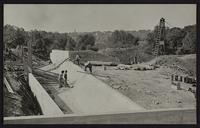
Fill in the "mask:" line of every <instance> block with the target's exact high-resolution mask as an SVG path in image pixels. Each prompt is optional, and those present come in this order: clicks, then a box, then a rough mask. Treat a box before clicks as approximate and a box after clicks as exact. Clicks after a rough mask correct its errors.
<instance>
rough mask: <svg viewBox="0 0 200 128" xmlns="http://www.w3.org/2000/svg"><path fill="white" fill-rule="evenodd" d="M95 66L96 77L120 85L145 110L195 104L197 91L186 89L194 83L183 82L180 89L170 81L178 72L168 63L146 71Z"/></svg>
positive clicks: (116, 85)
mask: <svg viewBox="0 0 200 128" xmlns="http://www.w3.org/2000/svg"><path fill="white" fill-rule="evenodd" d="M193 56H194V55H193ZM182 58H184V57H183V56H182ZM185 58H187V57H185ZM185 58H184V60H186V59H185ZM194 59H195V58H194ZM171 60H173V59H171ZM186 62H187V61H186ZM186 62H185V63H186ZM187 63H189V62H187ZM162 65H164V64H162ZM192 65H196V63H195V64H192ZM185 67H186V66H185ZM185 67H184V68H185ZM93 69H94V76H96V77H97V78H98V79H100V80H102V81H104V82H105V83H107V84H108V85H110V86H111V87H114V88H118V89H117V90H118V91H120V92H121V93H122V94H124V95H126V96H127V97H129V98H130V99H132V100H133V101H134V102H136V103H137V104H139V105H141V106H142V107H144V108H146V109H160V108H186V107H195V106H196V99H195V97H194V94H193V93H191V92H189V91H188V90H187V89H188V87H190V86H191V85H189V84H183V83H182V84H181V86H182V88H183V89H182V90H177V89H176V86H175V85H173V84H172V83H171V79H170V76H171V74H172V73H174V72H178V71H174V68H171V67H170V66H169V65H168V66H161V67H160V68H158V69H156V70H147V71H136V70H126V71H124V70H114V67H108V70H106V71H104V70H103V68H102V67H94V68H93ZM180 72H181V71H180ZM95 74H96V75H95ZM120 86H121V88H120Z"/></svg>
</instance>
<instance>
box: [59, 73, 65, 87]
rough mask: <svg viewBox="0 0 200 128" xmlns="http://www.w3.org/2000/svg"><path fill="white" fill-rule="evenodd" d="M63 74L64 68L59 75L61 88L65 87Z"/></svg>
mask: <svg viewBox="0 0 200 128" xmlns="http://www.w3.org/2000/svg"><path fill="white" fill-rule="evenodd" d="M63 74H64V71H63V70H62V71H61V74H60V75H59V77H58V81H59V88H62V87H63V85H64V79H63Z"/></svg>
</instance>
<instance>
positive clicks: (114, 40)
mask: <svg viewBox="0 0 200 128" xmlns="http://www.w3.org/2000/svg"><path fill="white" fill-rule="evenodd" d="M138 40H139V39H138V38H136V37H134V36H133V35H132V34H130V33H128V32H125V31H123V30H120V31H119V30H115V31H114V32H113V33H112V35H111V37H110V47H118V48H120V47H121V48H126V47H131V46H135V45H138Z"/></svg>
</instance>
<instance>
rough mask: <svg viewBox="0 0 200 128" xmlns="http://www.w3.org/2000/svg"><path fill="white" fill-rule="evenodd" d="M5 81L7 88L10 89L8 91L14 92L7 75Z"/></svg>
mask: <svg viewBox="0 0 200 128" xmlns="http://www.w3.org/2000/svg"><path fill="white" fill-rule="evenodd" d="M4 83H5V85H6V88H7V89H8V91H9V92H10V93H14V92H13V90H12V88H11V86H10V84H9V83H8V81H7V79H6V78H5V77H4Z"/></svg>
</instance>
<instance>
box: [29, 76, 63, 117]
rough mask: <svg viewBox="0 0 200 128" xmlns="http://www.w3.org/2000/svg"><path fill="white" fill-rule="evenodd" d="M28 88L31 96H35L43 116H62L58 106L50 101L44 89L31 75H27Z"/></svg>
mask: <svg viewBox="0 0 200 128" xmlns="http://www.w3.org/2000/svg"><path fill="white" fill-rule="evenodd" d="M29 86H30V88H31V91H32V92H33V94H34V95H35V96H36V98H37V100H38V102H39V104H40V107H41V109H42V113H43V114H44V115H48V116H55V115H63V112H62V111H61V110H60V108H59V107H58V105H57V104H56V103H55V102H54V101H53V100H52V99H51V97H50V96H49V95H48V93H47V92H46V91H45V89H44V88H43V87H42V86H41V85H40V83H39V82H38V81H37V79H36V78H35V77H34V76H33V74H31V73H29Z"/></svg>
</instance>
